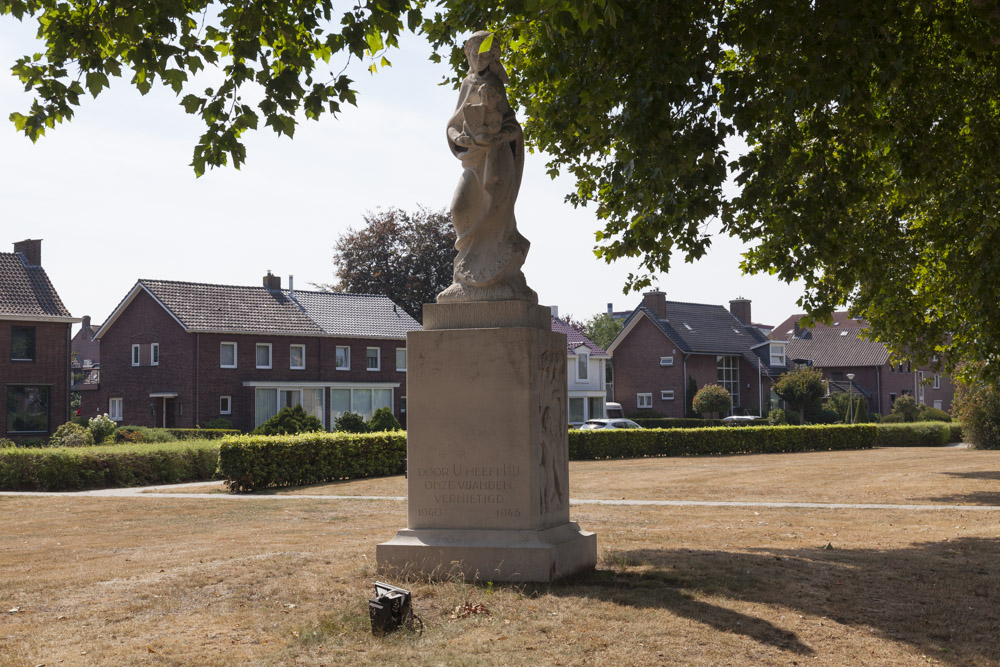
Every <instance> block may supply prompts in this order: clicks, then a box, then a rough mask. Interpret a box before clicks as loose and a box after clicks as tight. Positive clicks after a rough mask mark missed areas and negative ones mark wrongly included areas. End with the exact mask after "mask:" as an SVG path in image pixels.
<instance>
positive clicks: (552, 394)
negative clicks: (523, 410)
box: [538, 350, 569, 516]
mask: <svg viewBox="0 0 1000 667" xmlns="http://www.w3.org/2000/svg"><path fill="white" fill-rule="evenodd" d="M538 373H539V392H538V416H539V421H540V423H541V433H540V438H541V442H540V446H539V448H538V449H539V457H540V459H539V463H538V467H539V470H540V471H541V483H540V484H539V487H538V509H539V511H540V512H541V514H542V515H543V516H544V515H545V514H548V513H549V512H555V511H559V510H562V509H565V507H566V504H567V502H568V501H569V499H568V495H569V488H568V486H569V485H568V483H567V482H568V480H567V479H566V474H567V472H568V469H569V468H568V462H567V460H566V457H567V456H568V454H569V452H568V451H567V450H566V445H565V441H566V432H567V429H568V428H569V423H568V419H569V417H568V415H567V413H566V410H567V408H566V405H565V403H564V396H565V392H566V355H565V354H563V353H557V352H554V351H551V350H549V351H547V352H543V353H542V355H541V358H540V359H539V363H538Z"/></svg>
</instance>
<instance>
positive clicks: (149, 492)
mask: <svg viewBox="0 0 1000 667" xmlns="http://www.w3.org/2000/svg"><path fill="white" fill-rule="evenodd" d="M218 485H219V482H197V483H194V484H171V485H165V486H143V487H131V488H127V489H97V490H94V491H62V492H58V491H55V492H53V491H0V496H17V497H25V496H31V497H45V498H66V497H70V498H79V497H83V498H88V497H89V498H152V499H156V500H162V499H165V498H188V499H190V498H198V499H202V500H237V501H239V500H244V501H246V500H386V501H390V502H405V501H406V496H330V495H318V494H301V495H299V494H297V495H278V494H259V495H255V494H229V493H178V492H174V493H158V491H165V490H168V489H179V488H193V489H196V488H199V487H206V486H215V487H217V486H218ZM569 504H570V505H613V506H629V507H766V508H774V509H782V508H801V509H832V510H839V509H853V510H907V511H941V510H959V511H962V512H1000V505H893V504H888V503H779V502H768V501H738V500H737V501H727V500H627V499H621V500H602V499H599V498H570V499H569Z"/></svg>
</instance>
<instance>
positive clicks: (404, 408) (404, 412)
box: [399, 396, 406, 415]
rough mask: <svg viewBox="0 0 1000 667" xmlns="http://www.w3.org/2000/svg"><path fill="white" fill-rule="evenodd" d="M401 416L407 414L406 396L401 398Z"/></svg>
mask: <svg viewBox="0 0 1000 667" xmlns="http://www.w3.org/2000/svg"><path fill="white" fill-rule="evenodd" d="M399 414H401V415H405V414H406V396H400V397H399Z"/></svg>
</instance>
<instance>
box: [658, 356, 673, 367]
mask: <svg viewBox="0 0 1000 667" xmlns="http://www.w3.org/2000/svg"><path fill="white" fill-rule="evenodd" d="M660 365H661V366H673V365H674V358H673V357H672V356H671V357H660Z"/></svg>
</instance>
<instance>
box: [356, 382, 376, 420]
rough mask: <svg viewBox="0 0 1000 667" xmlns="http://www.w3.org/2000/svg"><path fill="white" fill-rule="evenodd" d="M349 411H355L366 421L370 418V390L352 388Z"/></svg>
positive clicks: (371, 410) (371, 411)
mask: <svg viewBox="0 0 1000 667" xmlns="http://www.w3.org/2000/svg"><path fill="white" fill-rule="evenodd" d="M351 412H356V413H358V414H359V415H361V416H362V417H364V418H365V421H368V420H369V419H371V418H372V413H373V412H374V410H373V409H372V390H371V389H352V390H351Z"/></svg>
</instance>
